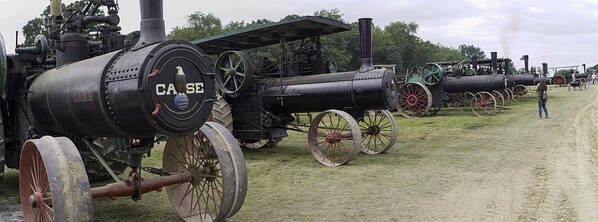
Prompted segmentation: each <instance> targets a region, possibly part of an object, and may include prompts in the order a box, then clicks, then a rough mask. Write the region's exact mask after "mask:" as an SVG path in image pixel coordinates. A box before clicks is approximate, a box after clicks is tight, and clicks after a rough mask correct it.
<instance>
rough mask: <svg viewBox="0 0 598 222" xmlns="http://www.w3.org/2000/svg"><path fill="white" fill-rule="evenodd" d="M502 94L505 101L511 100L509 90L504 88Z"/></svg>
mask: <svg viewBox="0 0 598 222" xmlns="http://www.w3.org/2000/svg"><path fill="white" fill-rule="evenodd" d="M500 94H501V95H502V97H503V98H504V99H505V102H510V101H511V93H509V90H507V89H503V90H501V91H500Z"/></svg>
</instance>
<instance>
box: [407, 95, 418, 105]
mask: <svg viewBox="0 0 598 222" xmlns="http://www.w3.org/2000/svg"><path fill="white" fill-rule="evenodd" d="M415 104H417V97H416V96H415V95H409V96H407V105H409V106H415Z"/></svg>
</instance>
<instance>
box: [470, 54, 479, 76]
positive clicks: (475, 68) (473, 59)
mask: <svg viewBox="0 0 598 222" xmlns="http://www.w3.org/2000/svg"><path fill="white" fill-rule="evenodd" d="M471 65H472V66H473V71H475V72H476V73H477V72H478V57H477V56H472V57H471Z"/></svg>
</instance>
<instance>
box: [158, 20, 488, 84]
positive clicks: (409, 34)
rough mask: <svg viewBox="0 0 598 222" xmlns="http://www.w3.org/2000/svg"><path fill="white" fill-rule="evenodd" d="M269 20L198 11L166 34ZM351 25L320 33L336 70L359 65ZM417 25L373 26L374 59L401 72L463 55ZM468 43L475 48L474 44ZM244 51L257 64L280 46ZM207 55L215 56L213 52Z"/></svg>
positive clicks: (187, 34) (196, 33)
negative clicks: (228, 18) (423, 34)
mask: <svg viewBox="0 0 598 222" xmlns="http://www.w3.org/2000/svg"><path fill="white" fill-rule="evenodd" d="M314 15H315V16H321V17H325V18H330V19H335V20H340V21H343V14H342V13H341V11H340V10H339V9H331V10H325V9H323V10H318V11H316V12H314ZM299 17H300V16H299V15H288V16H286V17H284V18H283V19H281V20H280V21H288V20H291V19H295V18H299ZM272 22H273V21H271V20H267V19H259V20H255V21H251V22H246V21H233V22H230V23H229V24H227V25H222V22H221V21H220V19H219V18H218V17H216V16H215V15H213V14H211V13H210V14H203V13H201V12H197V13H194V14H193V15H191V16H189V17H188V24H187V25H185V26H177V27H176V28H175V29H174V30H173V31H172V32H171V33H170V34H169V38H170V39H182V40H196V39H200V38H203V37H207V36H211V35H216V34H219V33H223V32H229V31H234V30H238V29H242V28H248V27H254V26H257V25H263V24H268V23H272ZM350 25H351V27H352V29H351V30H350V31H347V32H341V33H336V34H332V35H326V36H322V37H321V39H320V42H321V44H322V48H323V53H324V56H325V57H326V58H329V59H332V60H333V61H335V62H336V64H337V67H338V70H339V71H349V70H356V69H358V68H359V66H360V65H361V45H360V39H359V24H358V22H357V21H355V22H353V23H351V24H350ZM417 29H418V25H417V24H415V23H413V22H412V23H404V22H394V23H391V24H390V25H388V26H386V27H378V26H374V27H373V30H372V31H373V39H372V41H373V59H374V63H376V64H387V65H397V73H404V72H405V71H407V70H408V69H410V68H413V67H418V66H423V65H424V64H426V63H428V62H434V61H450V60H453V61H461V60H463V59H465V57H466V56H465V55H464V54H463V53H462V51H461V50H460V49H453V48H449V47H445V46H442V45H440V44H434V43H431V42H430V41H424V40H422V39H421V38H419V37H418V36H417V35H416V34H417ZM299 44H300V43H299V42H288V46H289V47H292V46H298V45H299ZM465 46H467V45H465ZM470 46H471V47H472V48H477V47H474V46H473V45H470ZM477 49H479V48H477ZM479 51H481V50H479ZM244 52H245V53H247V54H248V56H249V57H250V58H251V59H253V62H254V63H255V64H256V65H258V66H259V64H260V63H261V62H262V61H263V58H264V57H267V58H270V59H271V60H276V59H277V56H278V55H279V52H280V49H279V48H278V46H277V45H273V46H267V47H261V48H256V49H250V50H244ZM482 54H483V52H482ZM210 58H212V59H211V60H215V56H211V57H210Z"/></svg>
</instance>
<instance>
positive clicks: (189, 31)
mask: <svg viewBox="0 0 598 222" xmlns="http://www.w3.org/2000/svg"><path fill="white" fill-rule="evenodd" d="M229 25H230V26H229V28H239V27H243V26H244V25H245V23H244V22H237V23H232V24H229ZM224 31H225V30H224V28H223V27H222V21H220V18H218V17H216V15H214V14H213V13H209V14H204V13H201V12H195V13H193V14H191V15H189V16H187V26H176V27H174V29H173V30H172V32H170V34H169V35H168V38H169V39H179V40H187V41H192V40H197V39H201V38H204V37H208V36H212V35H216V34H219V33H222V32H224Z"/></svg>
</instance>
